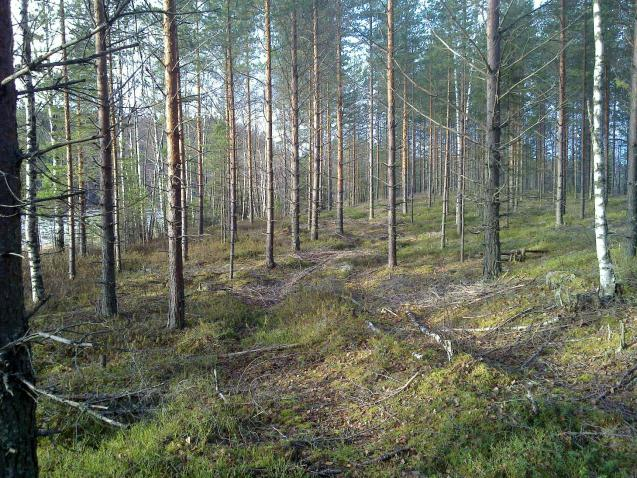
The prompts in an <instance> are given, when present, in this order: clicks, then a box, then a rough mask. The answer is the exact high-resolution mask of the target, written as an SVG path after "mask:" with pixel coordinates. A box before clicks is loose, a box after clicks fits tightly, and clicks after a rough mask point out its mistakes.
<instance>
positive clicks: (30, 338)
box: [0, 332, 93, 352]
mask: <svg viewBox="0 0 637 478" xmlns="http://www.w3.org/2000/svg"><path fill="white" fill-rule="evenodd" d="M39 338H42V339H47V340H52V341H53V342H58V343H61V344H64V345H69V346H71V347H80V348H89V347H93V344H92V343H90V342H78V341H77V340H71V339H67V338H65V337H61V336H59V335H55V334H51V333H49V332H33V333H31V334H28V335H25V336H24V337H21V338H19V339H18V340H14V341H13V342H10V343H8V344H6V345H5V346H3V347H2V348H0V352H3V351H5V350H9V349H12V348H15V347H17V346H18V345H22V344H26V343H28V342H31V341H33V340H36V339H39Z"/></svg>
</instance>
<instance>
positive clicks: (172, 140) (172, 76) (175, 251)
mask: <svg viewBox="0 0 637 478" xmlns="http://www.w3.org/2000/svg"><path fill="white" fill-rule="evenodd" d="M163 29H164V68H165V73H164V81H165V88H166V146H167V151H166V160H167V162H168V182H169V184H168V202H169V206H168V208H167V213H168V217H167V218H166V219H167V223H168V289H169V298H168V322H167V326H168V328H169V329H182V328H183V327H184V326H185V324H186V319H185V302H186V300H185V296H184V263H183V254H182V244H181V241H182V224H181V209H182V205H181V158H180V152H181V151H180V147H179V132H180V128H179V78H178V76H179V50H178V48H177V18H176V12H175V0H164V22H163Z"/></svg>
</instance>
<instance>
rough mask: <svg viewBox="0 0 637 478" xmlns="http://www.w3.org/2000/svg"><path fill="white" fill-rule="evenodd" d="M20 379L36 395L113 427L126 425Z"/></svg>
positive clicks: (82, 404)
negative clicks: (74, 409) (75, 409)
mask: <svg viewBox="0 0 637 478" xmlns="http://www.w3.org/2000/svg"><path fill="white" fill-rule="evenodd" d="M20 381H21V382H22V383H23V384H24V385H25V386H26V387H27V388H28V389H29V390H31V392H33V393H35V394H37V395H41V396H43V397H46V398H48V399H50V400H53V401H54V402H57V403H61V404H63V405H67V406H69V407H73V408H77V409H78V410H80V411H82V412H84V413H87V414H88V415H90V416H92V417H93V418H95V419H97V420H100V421H102V422H104V423H107V424H109V425H111V426H113V427H117V428H125V427H126V425H124V424H123V423H120V422H118V421H116V420H113V419H111V418H108V417H105V416H104V415H100V414H99V413H97V412H96V411H94V410H91V409H90V408H89V406H87V405H85V404H84V403H79V402H76V401H73V400H67V399H65V398H62V397H58V396H57V395H54V394H52V393H50V392H47V391H46V390H42V389H41V388H37V387H36V386H35V385H33V384H32V383H31V382H29V381H27V380H25V379H23V378H21V379H20Z"/></svg>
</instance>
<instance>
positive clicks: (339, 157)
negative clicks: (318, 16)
mask: <svg viewBox="0 0 637 478" xmlns="http://www.w3.org/2000/svg"><path fill="white" fill-rule="evenodd" d="M337 1H338V7H337V9H338V17H337V20H336V22H337V25H336V83H337V93H336V97H337V98H336V130H337V131H336V136H337V152H336V161H337V165H336V231H337V232H338V233H339V234H343V65H342V60H341V50H342V45H341V41H342V39H341V29H342V21H343V19H342V14H341V8H342V5H341V0H337Z"/></svg>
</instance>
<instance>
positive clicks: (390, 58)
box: [387, 0, 396, 268]
mask: <svg viewBox="0 0 637 478" xmlns="http://www.w3.org/2000/svg"><path fill="white" fill-rule="evenodd" d="M387 265H388V266H389V267H390V268H393V267H395V266H396V118H395V112H394V2H393V0H387Z"/></svg>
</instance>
